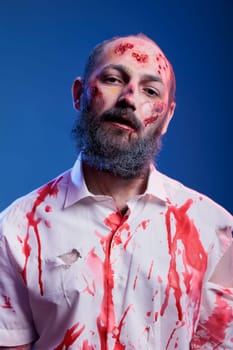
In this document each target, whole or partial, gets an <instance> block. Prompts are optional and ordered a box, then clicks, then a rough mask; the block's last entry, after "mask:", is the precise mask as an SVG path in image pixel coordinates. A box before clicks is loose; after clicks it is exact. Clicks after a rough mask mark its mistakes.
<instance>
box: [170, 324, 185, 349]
mask: <svg viewBox="0 0 233 350" xmlns="http://www.w3.org/2000/svg"><path fill="white" fill-rule="evenodd" d="M177 324H179V323H177ZM184 325H185V322H184V321H183V322H181V324H180V325H179V326H178V327H176V328H174V329H173V331H172V333H171V334H170V337H169V338H168V342H167V345H166V350H167V349H168V347H169V345H170V343H171V340H172V338H173V336H174V334H175V332H176V331H177V329H179V328H181V327H183V326H184Z"/></svg>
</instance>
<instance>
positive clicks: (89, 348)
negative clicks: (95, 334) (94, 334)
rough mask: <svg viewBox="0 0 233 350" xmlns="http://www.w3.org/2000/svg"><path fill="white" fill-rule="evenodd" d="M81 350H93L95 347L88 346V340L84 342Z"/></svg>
mask: <svg viewBox="0 0 233 350" xmlns="http://www.w3.org/2000/svg"><path fill="white" fill-rule="evenodd" d="M82 350H95V347H94V346H93V345H89V344H88V340H87V339H86V340H84V342H83V345H82Z"/></svg>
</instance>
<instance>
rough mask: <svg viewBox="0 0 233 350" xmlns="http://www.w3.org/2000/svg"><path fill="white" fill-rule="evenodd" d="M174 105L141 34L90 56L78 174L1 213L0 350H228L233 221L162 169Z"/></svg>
mask: <svg viewBox="0 0 233 350" xmlns="http://www.w3.org/2000/svg"><path fill="white" fill-rule="evenodd" d="M174 95H175V77H174V73H173V69H172V66H171V64H170V63H169V61H168V60H167V58H166V57H165V56H164V54H163V52H162V51H161V49H160V48H159V47H158V46H157V45H156V44H155V43H154V42H153V41H152V40H150V39H149V38H147V37H145V36H144V35H136V36H128V37H123V38H113V39H111V40H109V41H106V42H104V43H102V44H100V45H99V46H97V47H96V48H95V49H94V51H93V53H92V54H91V56H90V57H89V60H88V63H87V66H86V69H85V74H84V79H81V78H77V79H76V80H75V82H74V85H73V98H74V106H75V108H76V109H77V110H78V111H79V112H80V113H79V117H78V119H77V122H76V125H75V127H74V130H73V135H74V137H75V139H76V143H77V148H78V151H79V152H80V154H79V158H78V160H77V161H76V163H75V165H74V168H73V169H72V170H71V171H68V172H66V173H64V174H62V175H61V176H59V177H58V178H56V179H55V180H53V181H51V182H49V183H48V184H47V185H45V186H43V187H41V188H40V189H39V190H37V191H34V192H33V193H31V194H29V195H27V196H25V197H24V198H21V199H19V200H18V201H16V202H15V203H14V204H12V205H11V206H10V207H9V208H8V209H6V210H5V211H4V212H3V213H2V218H1V237H2V238H1V245H0V263H1V280H0V298H1V299H0V300H1V301H0V346H2V347H0V349H30V348H31V346H32V344H34V345H33V349H36V350H65V349H69V350H72V349H81V350H94V349H95V350H97V349H100V350H105V349H106V350H123V349H126V350H138V349H143V350H145V349H149V350H152V349H153V350H165V349H166V350H171V349H172V350H173V349H177V350H186V349H187V350H188V349H232V348H233V311H232V307H233V244H232V235H231V231H232V226H233V220H232V217H231V216H230V214H228V213H227V212H226V211H225V210H224V209H222V208H221V207H219V206H218V205H217V204H215V203H214V202H212V201H211V200H210V199H208V198H206V197H205V196H203V195H200V194H199V193H196V192H195V191H192V190H190V189H188V188H186V187H184V186H183V185H182V184H180V183H178V182H176V181H174V180H172V179H170V178H168V177H166V176H164V175H162V174H160V173H159V172H158V171H157V170H156V169H155V167H154V165H153V159H154V157H155V155H156V154H157V152H158V150H159V146H160V139H161V137H162V135H164V134H165V133H166V130H167V127H168V125H169V122H170V120H171V118H172V116H173V113H174V109H175V100H174ZM30 344H31V345H30Z"/></svg>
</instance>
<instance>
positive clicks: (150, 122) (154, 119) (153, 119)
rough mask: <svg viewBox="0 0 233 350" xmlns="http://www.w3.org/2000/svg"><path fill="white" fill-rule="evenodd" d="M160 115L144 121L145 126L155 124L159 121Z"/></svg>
mask: <svg viewBox="0 0 233 350" xmlns="http://www.w3.org/2000/svg"><path fill="white" fill-rule="evenodd" d="M158 117H159V116H158V115H155V116H154V117H149V118H146V119H145V120H144V121H143V124H144V126H145V127H146V126H147V125H149V124H153V123H155V122H156V121H157V119H158Z"/></svg>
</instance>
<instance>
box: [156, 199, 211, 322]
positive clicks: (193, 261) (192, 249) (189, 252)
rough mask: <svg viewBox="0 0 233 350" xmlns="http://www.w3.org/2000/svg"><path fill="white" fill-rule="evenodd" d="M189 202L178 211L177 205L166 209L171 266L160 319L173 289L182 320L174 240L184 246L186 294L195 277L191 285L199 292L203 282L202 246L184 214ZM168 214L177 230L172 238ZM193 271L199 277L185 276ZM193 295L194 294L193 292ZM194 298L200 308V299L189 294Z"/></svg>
mask: <svg viewBox="0 0 233 350" xmlns="http://www.w3.org/2000/svg"><path fill="white" fill-rule="evenodd" d="M192 203H193V201H192V199H189V200H187V202H186V203H184V204H183V205H182V206H181V207H180V208H178V207H176V206H172V205H171V206H169V207H168V210H167V213H166V227H167V239H168V248H169V254H170V256H171V260H170V267H169V271H168V284H167V287H166V290H165V300H164V303H163V305H162V307H161V311H160V314H161V316H162V315H163V314H164V313H165V310H166V308H167V305H168V300H169V293H170V290H171V289H173V291H174V296H175V300H176V308H177V312H178V319H179V320H182V317H183V315H182V307H181V297H182V289H181V286H180V274H179V272H178V271H177V268H176V252H177V241H178V240H180V241H181V242H182V244H183V247H184V250H183V262H184V267H185V273H183V274H182V275H184V283H185V285H186V292H187V293H190V288H191V287H190V281H191V279H192V278H193V279H194V278H195V283H194V285H195V286H196V288H197V291H198V293H200V290H201V285H202V279H203V276H204V273H205V271H206V266H207V254H206V252H205V250H204V248H203V246H202V244H201V241H200V237H199V232H198V230H197V228H196V227H195V225H194V223H193V221H192V220H191V219H190V218H189V217H188V215H187V211H188V209H189V208H190V206H191V205H192ZM171 215H173V216H174V218H175V224H176V230H175V233H174V237H173V239H172V233H171ZM190 268H191V271H192V269H194V271H199V275H197V276H196V277H195V276H194V275H193V274H192V272H190V273H188V272H187V271H188V269H190ZM193 293H194V292H193ZM191 295H192V297H193V303H194V304H196V306H199V301H200V298H199V297H200V296H199V294H198V295H194V296H193V294H191Z"/></svg>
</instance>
